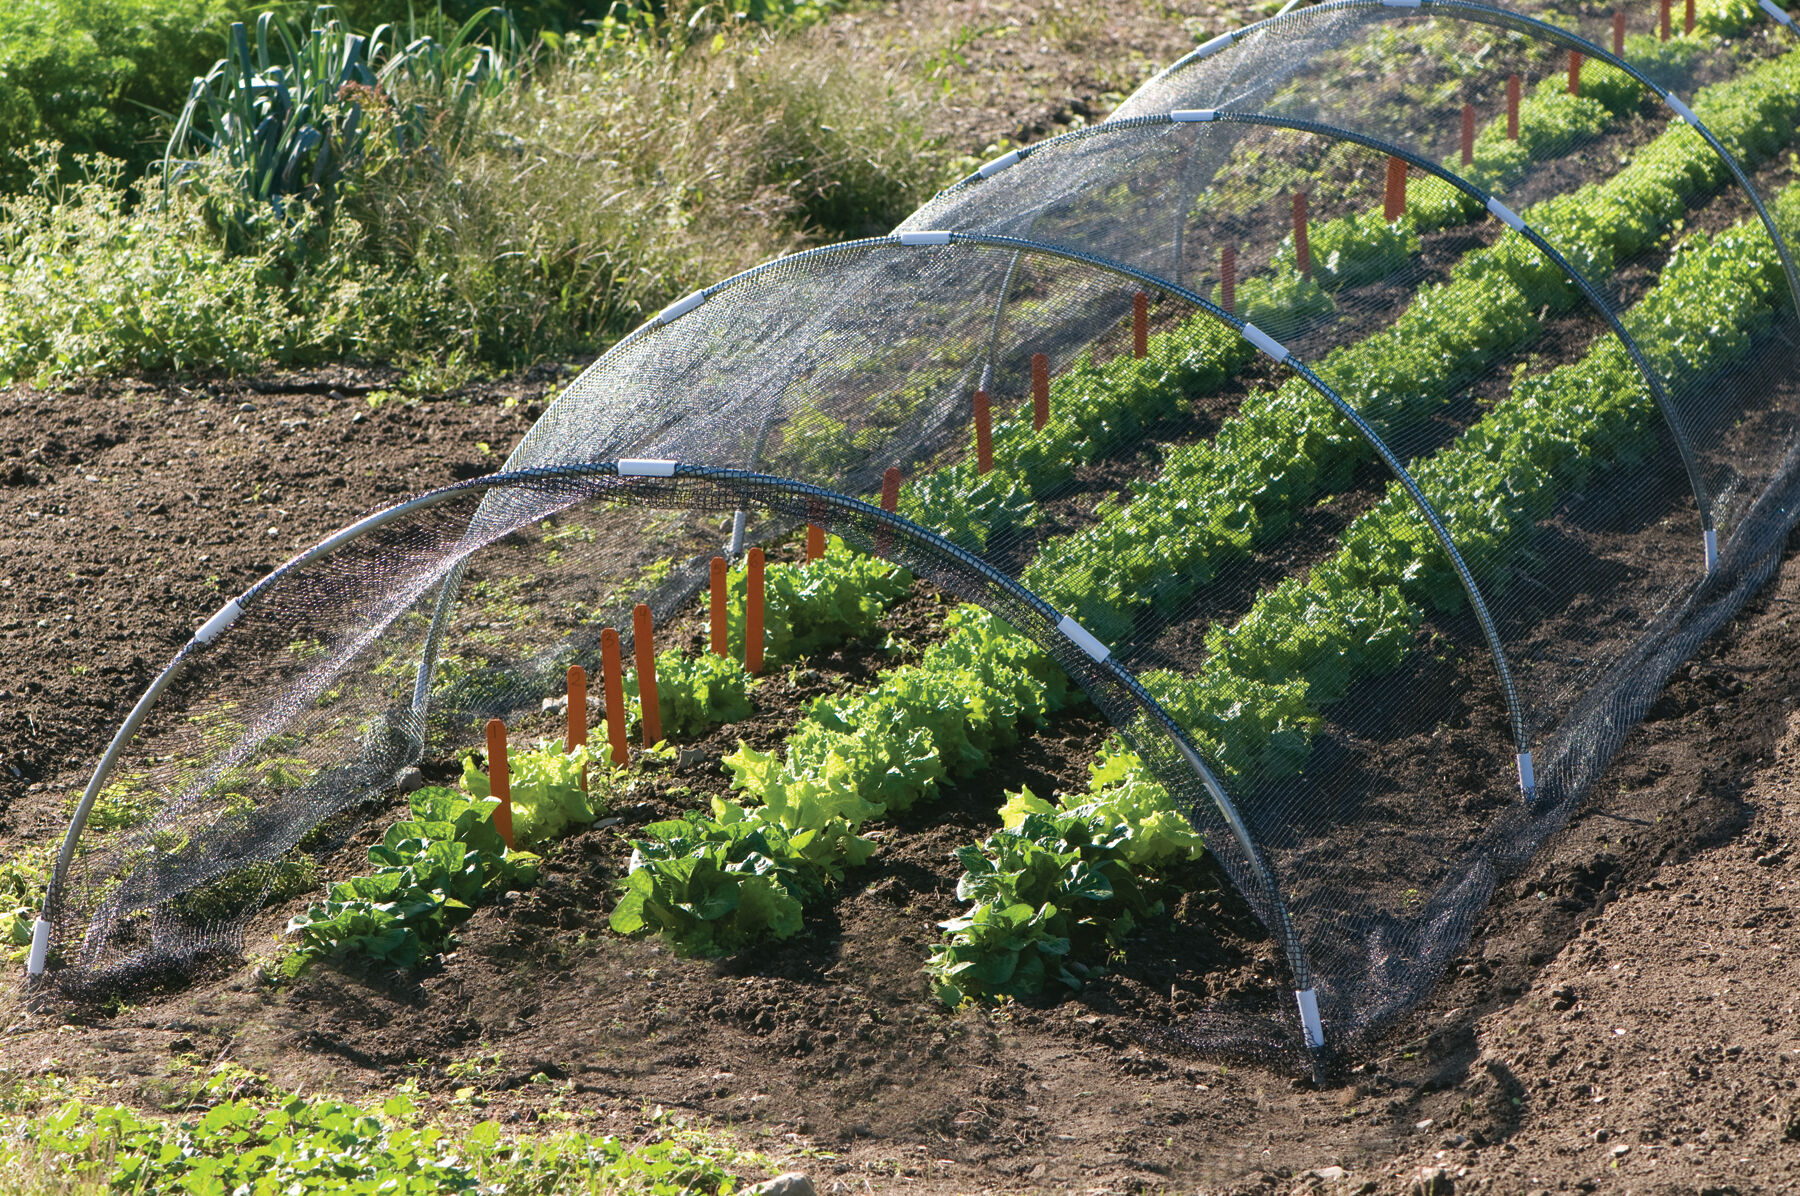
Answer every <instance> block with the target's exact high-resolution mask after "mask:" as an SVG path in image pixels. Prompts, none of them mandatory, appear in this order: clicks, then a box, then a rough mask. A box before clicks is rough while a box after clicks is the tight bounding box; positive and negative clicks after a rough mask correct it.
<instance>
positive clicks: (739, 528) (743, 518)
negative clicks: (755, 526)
mask: <svg viewBox="0 0 1800 1196" xmlns="http://www.w3.org/2000/svg"><path fill="white" fill-rule="evenodd" d="M749 521H750V513H749V512H748V511H738V512H736V513H735V514H733V515H732V517H731V543H730V544H729V545H727V546H726V548H725V555H726V556H727V557H729V558H731V559H732V560H734V561H735V560H737V559H738V556H739V554H741V553H742V552H743V551H744V525H745V524H747V523H748V522H749Z"/></svg>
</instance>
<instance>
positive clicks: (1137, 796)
mask: <svg viewBox="0 0 1800 1196" xmlns="http://www.w3.org/2000/svg"><path fill="white" fill-rule="evenodd" d="M1115 781H1116V782H1118V783H1117V784H1115V783H1113V782H1115ZM1091 788H1092V792H1091V793H1089V794H1087V795H1086V796H1084V797H1079V798H1078V797H1074V796H1072V795H1070V794H1066V793H1065V794H1062V795H1061V796H1060V797H1059V806H1053V805H1051V804H1050V803H1049V802H1047V801H1045V800H1044V799H1043V798H1041V797H1038V796H1037V795H1036V794H1034V793H1032V791H1031V790H1030V789H1029V788H1023V789H1020V790H1019V791H1018V792H1017V793H1010V792H1009V793H1008V794H1007V795H1006V804H1005V805H1003V806H1001V807H1000V825H1001V826H1004V827H1007V828H1009V829H1010V828H1012V827H1016V826H1019V825H1020V824H1021V823H1023V822H1024V821H1025V819H1026V818H1028V817H1030V816H1031V815H1033V814H1047V815H1055V814H1076V815H1080V816H1081V817H1083V818H1086V819H1087V820H1088V821H1090V822H1093V823H1096V824H1098V825H1102V826H1109V827H1115V828H1117V829H1118V830H1119V831H1120V832H1122V833H1121V834H1120V836H1119V839H1118V842H1117V843H1116V844H1115V849H1116V850H1117V851H1118V853H1119V858H1120V859H1122V860H1124V861H1125V863H1126V864H1128V865H1130V866H1131V867H1132V868H1133V869H1135V870H1138V871H1143V870H1146V869H1154V868H1160V867H1162V866H1163V865H1165V864H1168V863H1171V862H1174V861H1177V860H1193V859H1198V858H1200V855H1201V853H1202V852H1203V851H1205V850H1206V840H1204V839H1202V838H1201V837H1200V836H1199V835H1198V834H1197V833H1196V832H1195V831H1194V828H1193V826H1191V825H1190V824H1189V823H1188V820H1187V818H1186V817H1185V816H1183V815H1182V813H1181V812H1180V811H1179V810H1177V809H1176V808H1175V805H1174V803H1173V802H1172V801H1170V800H1169V795H1168V792H1167V791H1166V790H1164V789H1163V788H1162V787H1161V786H1160V785H1155V784H1151V783H1147V782H1140V779H1139V778H1136V777H1129V776H1127V775H1125V770H1124V769H1123V768H1121V767H1119V766H1118V765H1117V764H1116V763H1114V762H1113V761H1111V760H1109V761H1107V762H1106V763H1105V764H1103V765H1096V766H1095V769H1094V777H1093V782H1092V786H1091Z"/></svg>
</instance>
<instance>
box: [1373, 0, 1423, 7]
mask: <svg viewBox="0 0 1800 1196" xmlns="http://www.w3.org/2000/svg"><path fill="white" fill-rule="evenodd" d="M1419 3H1420V0H1381V7H1383V8H1417V7H1419Z"/></svg>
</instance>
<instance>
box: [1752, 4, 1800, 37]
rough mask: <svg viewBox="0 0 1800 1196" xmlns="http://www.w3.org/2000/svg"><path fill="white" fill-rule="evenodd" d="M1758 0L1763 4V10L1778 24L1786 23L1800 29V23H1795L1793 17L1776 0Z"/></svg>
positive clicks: (1797, 29)
mask: <svg viewBox="0 0 1800 1196" xmlns="http://www.w3.org/2000/svg"><path fill="white" fill-rule="evenodd" d="M1756 2H1757V3H1758V4H1760V5H1762V10H1763V11H1764V12H1766V13H1768V14H1769V18H1770V19H1771V20H1773V21H1774V22H1775V23H1776V24H1777V25H1786V26H1787V27H1788V28H1789V29H1793V30H1796V31H1800V24H1797V23H1795V21H1794V18H1793V17H1790V16H1788V14H1787V13H1785V12H1783V11H1782V8H1781V5H1779V4H1777V3H1775V0H1756Z"/></svg>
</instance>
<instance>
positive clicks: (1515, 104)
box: [1506, 0, 1669, 141]
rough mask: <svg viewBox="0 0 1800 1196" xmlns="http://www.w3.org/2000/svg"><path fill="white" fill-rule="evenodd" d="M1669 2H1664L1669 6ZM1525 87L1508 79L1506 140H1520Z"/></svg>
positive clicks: (1515, 79)
mask: <svg viewBox="0 0 1800 1196" xmlns="http://www.w3.org/2000/svg"><path fill="white" fill-rule="evenodd" d="M1668 2H1669V0H1663V3H1664V4H1667V3H1668ZM1523 87H1524V80H1522V79H1520V78H1519V77H1518V76H1517V75H1508V76H1507V77H1506V139H1507V140H1508V141H1517V140H1518V139H1519V92H1520V90H1521V89H1522V88H1523Z"/></svg>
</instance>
